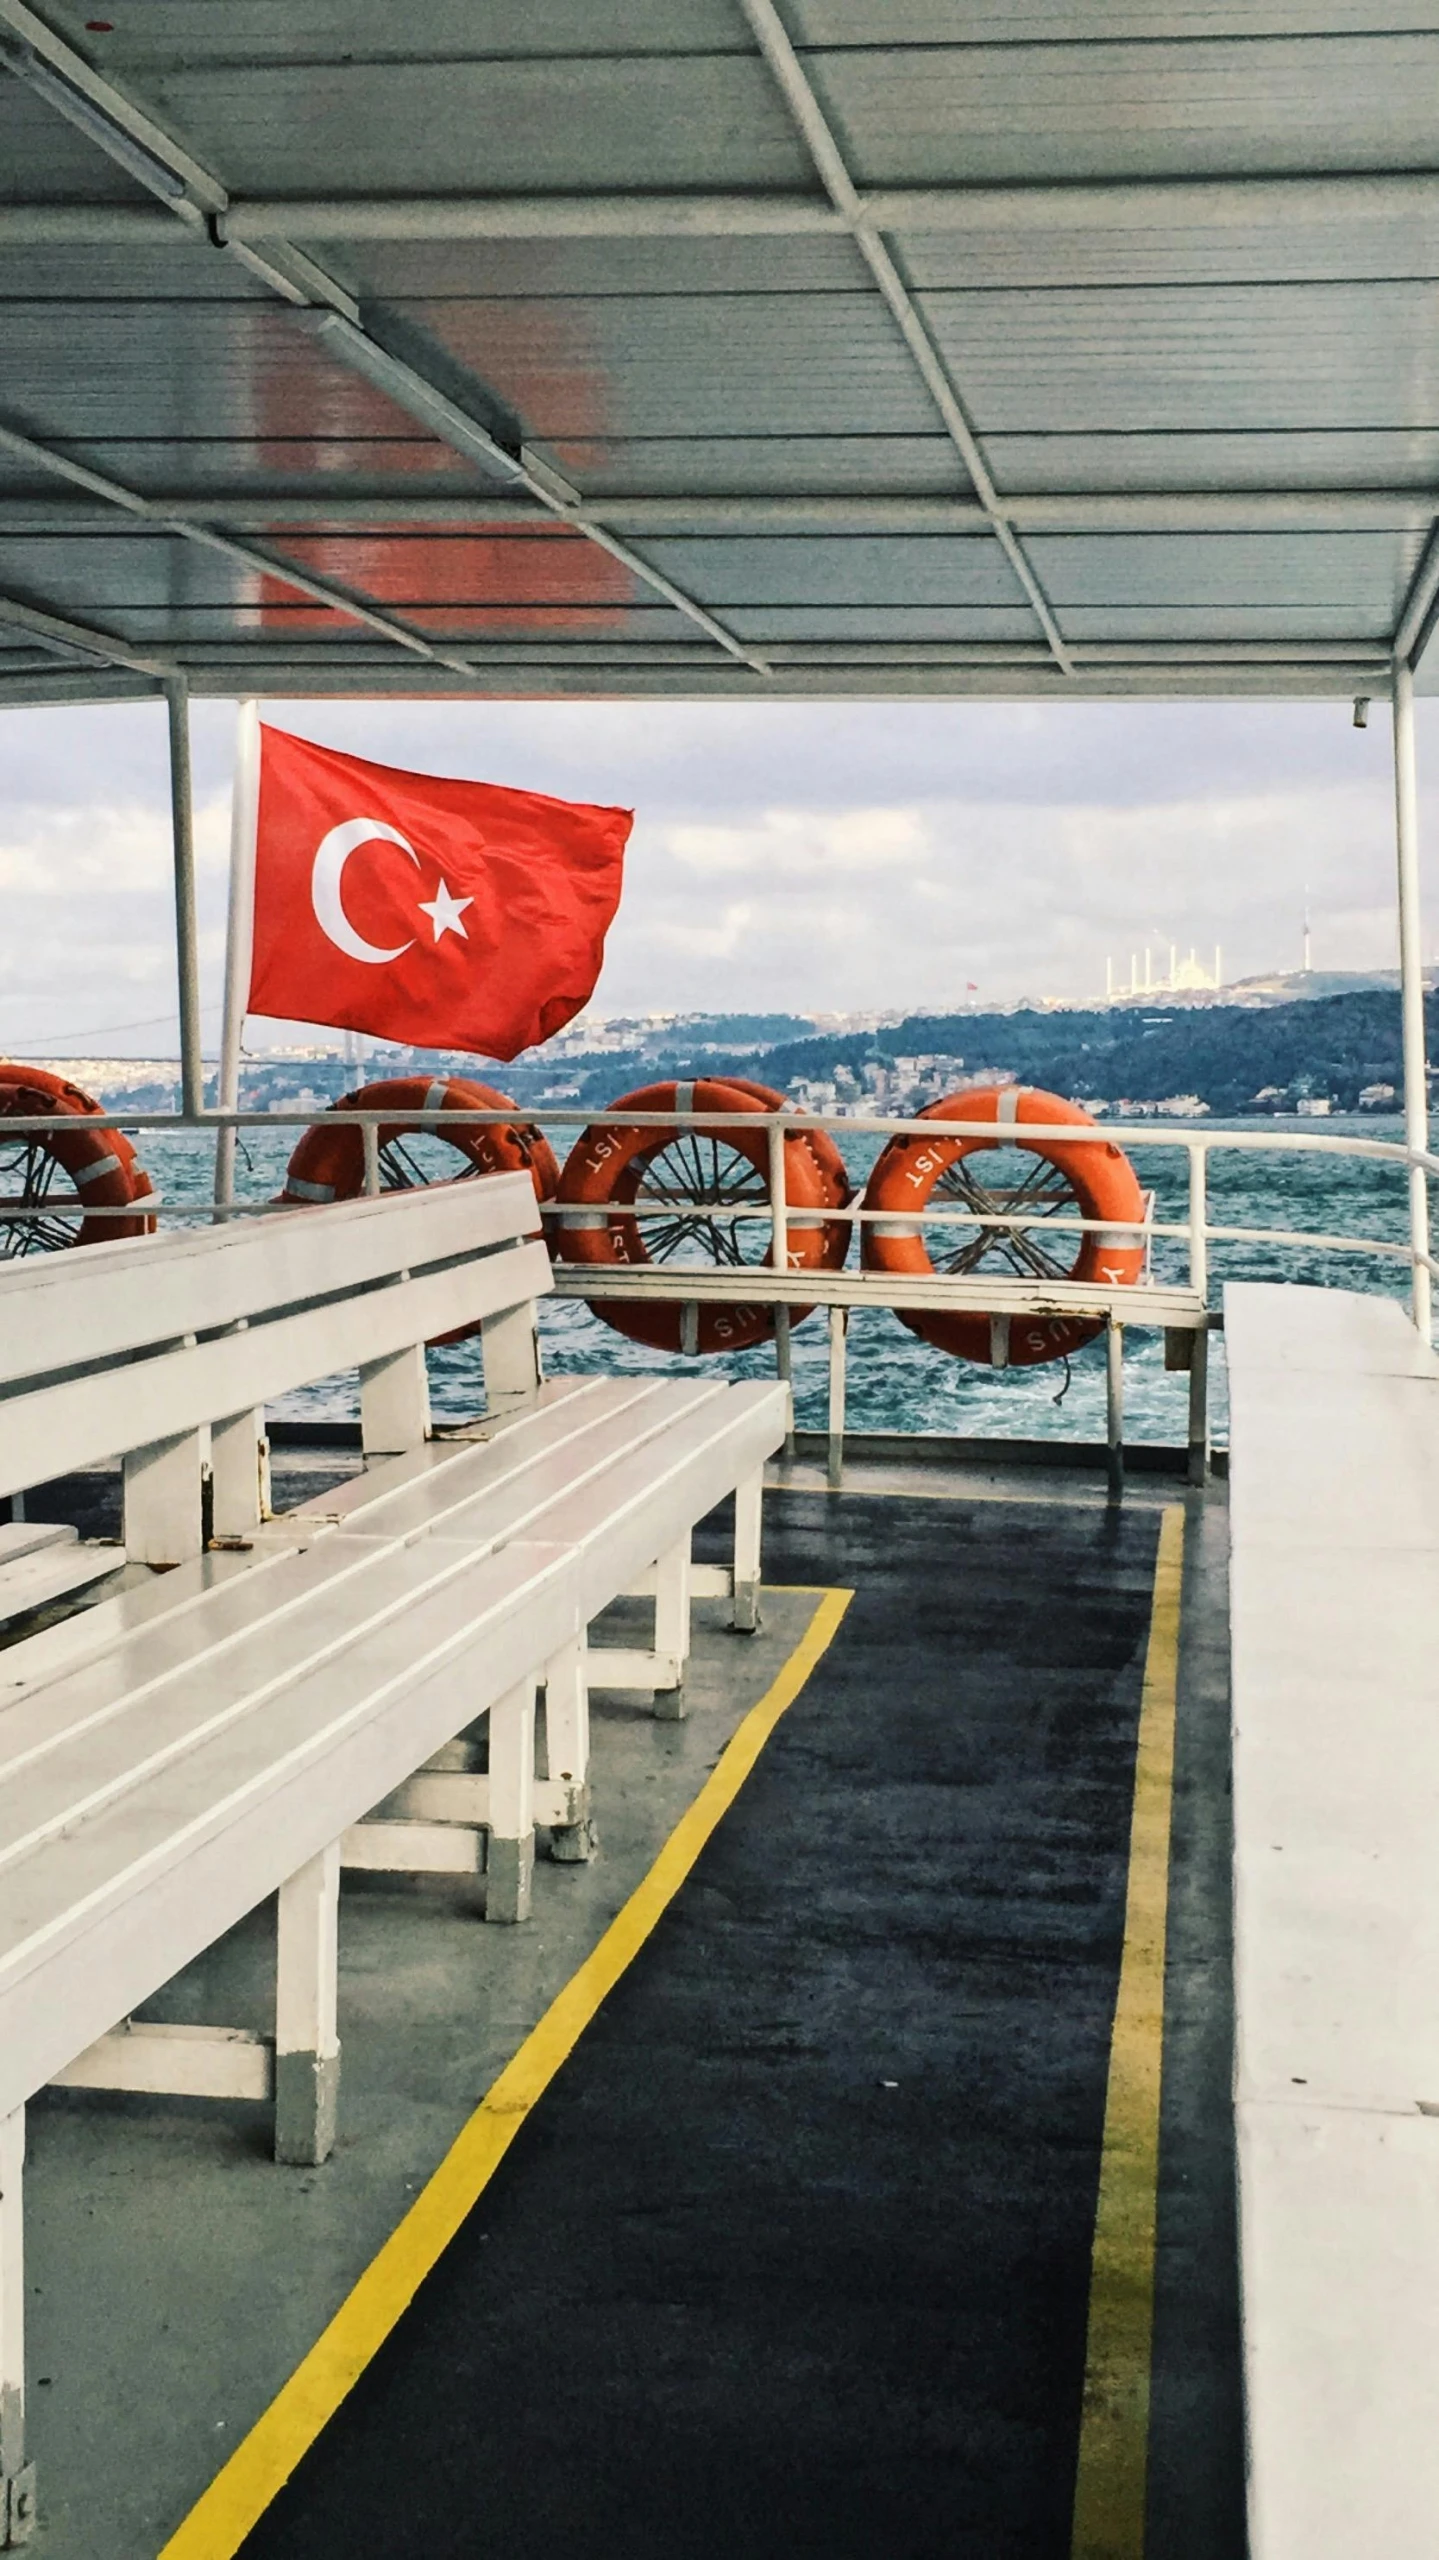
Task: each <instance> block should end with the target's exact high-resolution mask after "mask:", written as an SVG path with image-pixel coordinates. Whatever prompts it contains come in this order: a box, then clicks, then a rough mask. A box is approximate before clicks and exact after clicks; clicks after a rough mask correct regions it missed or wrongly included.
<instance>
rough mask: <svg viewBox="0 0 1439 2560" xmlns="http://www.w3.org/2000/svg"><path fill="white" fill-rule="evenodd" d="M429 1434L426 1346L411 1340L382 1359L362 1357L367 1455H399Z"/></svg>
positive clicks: (420, 1444)
mask: <svg viewBox="0 0 1439 2560" xmlns="http://www.w3.org/2000/svg"><path fill="white" fill-rule="evenodd" d="M429 1436H430V1381H429V1373H428V1371H427V1370H426V1367H425V1346H424V1344H423V1343H422V1342H411V1343H408V1344H407V1345H406V1347H405V1349H404V1350H403V1351H389V1352H387V1353H386V1354H385V1357H384V1358H383V1359H382V1360H362V1361H361V1363H360V1445H361V1447H362V1448H363V1450H364V1452H365V1455H366V1457H367V1458H399V1457H403V1456H404V1454H405V1452H406V1451H407V1450H409V1449H423V1447H424V1445H425V1442H426V1440H427V1439H428V1438H429Z"/></svg>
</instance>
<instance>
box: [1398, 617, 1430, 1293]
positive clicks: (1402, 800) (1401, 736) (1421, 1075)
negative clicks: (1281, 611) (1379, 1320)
mask: <svg viewBox="0 0 1439 2560" xmlns="http://www.w3.org/2000/svg"><path fill="white" fill-rule="evenodd" d="M1394 832H1395V841H1396V846H1397V850H1398V856H1399V1004H1400V1014H1401V1020H1402V1023H1403V1033H1404V1143H1405V1145H1406V1146H1407V1147H1409V1148H1411V1149H1420V1148H1422V1149H1426V1150H1427V1148H1428V1145H1429V1090H1428V1075H1427V1062H1426V1059H1425V1038H1424V970H1423V962H1422V959H1421V954H1420V939H1419V795H1418V786H1417V780H1416V775H1415V766H1414V670H1413V668H1412V667H1411V666H1410V664H1409V662H1408V660H1407V659H1404V658H1398V659H1396V660H1395V663H1394ZM1409 1241H1410V1246H1411V1249H1412V1251H1413V1253H1414V1255H1415V1257H1416V1259H1415V1262H1414V1266H1413V1296H1412V1300H1411V1304H1412V1306H1413V1311H1414V1322H1415V1325H1416V1327H1417V1328H1418V1331H1419V1333H1420V1334H1421V1335H1422V1337H1423V1339H1424V1340H1425V1341H1426V1342H1427V1341H1428V1340H1429V1338H1430V1330H1431V1326H1430V1318H1431V1308H1432V1296H1433V1293H1432V1290H1431V1288H1430V1279H1429V1273H1428V1271H1427V1270H1426V1269H1425V1267H1424V1264H1423V1263H1422V1262H1421V1261H1419V1260H1418V1258H1417V1257H1418V1256H1419V1255H1421V1254H1423V1255H1426V1256H1427V1254H1428V1252H1429V1185H1428V1182H1427V1181H1426V1179H1425V1176H1424V1171H1423V1168H1422V1166H1420V1165H1417V1164H1411V1166H1410V1168H1409Z"/></svg>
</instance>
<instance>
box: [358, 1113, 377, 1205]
mask: <svg viewBox="0 0 1439 2560" xmlns="http://www.w3.org/2000/svg"><path fill="white" fill-rule="evenodd" d="M360 1136H361V1139H362V1140H363V1142H364V1150H365V1197H366V1199H367V1200H378V1198H379V1196H380V1132H379V1129H378V1127H377V1125H376V1123H375V1122H374V1121H373V1120H367V1121H366V1122H365V1125H364V1127H363V1128H362V1129H361V1131H360Z"/></svg>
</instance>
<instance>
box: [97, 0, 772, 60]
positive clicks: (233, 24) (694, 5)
mask: <svg viewBox="0 0 1439 2560" xmlns="http://www.w3.org/2000/svg"><path fill="white" fill-rule="evenodd" d="M48 14H49V16H50V17H51V19H52V20H53V22H54V23H55V25H56V26H63V27H64V28H65V30H66V32H67V33H68V34H69V36H70V39H71V42H72V43H74V44H76V45H77V46H79V47H80V48H81V49H82V50H86V51H88V52H89V53H90V54H91V55H92V57H93V58H94V59H95V61H96V62H97V63H100V64H102V65H103V64H105V63H109V64H111V65H112V66H118V65H119V64H121V63H126V64H134V65H137V66H138V65H140V64H142V63H143V64H152V63H161V64H168V63H173V62H175V61H176V60H180V61H183V62H185V63H188V64H197V65H199V64H206V63H213V62H276V63H287V64H294V65H297V66H298V65H310V66H313V65H314V64H316V63H327V62H341V61H345V60H353V59H358V60H361V61H371V62H387V61H397V60H399V61H415V60H427V59H428V60H434V61H447V60H452V59H454V58H455V57H456V56H462V57H466V58H468V59H469V60H471V61H473V60H475V59H477V58H478V57H480V56H485V55H488V56H492V57H494V58H495V59H497V60H499V59H503V58H505V57H507V56H511V57H513V56H521V57H524V56H530V55H540V56H545V55H556V54H589V55H594V54H601V55H604V54H628V53H725V52H731V53H743V52H747V51H749V50H750V38H749V35H748V33H747V31H746V28H745V25H744V21H743V19H742V18H741V17H740V15H739V12H738V10H737V9H735V8H734V7H733V5H732V0H605V5H604V7H603V8H597V7H596V6H595V5H594V0H545V6H544V7H543V8H539V7H533V6H532V7H530V8H526V9H516V8H515V7H514V5H513V0H407V5H406V6H405V7H404V8H403V9H400V8H396V6H395V5H394V0H226V5H225V7H224V8H223V9H219V8H216V6H215V5H214V0H124V9H123V15H122V14H121V13H120V12H118V11H117V14H116V24H115V26H114V29H113V31H112V32H113V41H111V42H108V43H107V42H105V41H103V40H102V39H100V38H99V37H97V36H96V35H95V33H94V32H93V31H92V30H90V29H89V28H88V27H87V23H86V22H87V16H93V14H94V13H93V11H89V12H87V10H86V9H84V8H76V7H74V6H70V7H67V8H64V9H60V8H51V9H50V11H49V12H48Z"/></svg>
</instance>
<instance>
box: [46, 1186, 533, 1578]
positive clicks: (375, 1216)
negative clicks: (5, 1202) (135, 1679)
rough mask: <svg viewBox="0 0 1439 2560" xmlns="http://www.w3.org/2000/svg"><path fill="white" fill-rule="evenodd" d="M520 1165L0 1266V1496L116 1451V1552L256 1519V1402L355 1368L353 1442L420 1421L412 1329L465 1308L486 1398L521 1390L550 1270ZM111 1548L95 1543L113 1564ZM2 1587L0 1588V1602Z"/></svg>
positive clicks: (396, 1432)
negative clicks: (513, 1170) (208, 1510)
mask: <svg viewBox="0 0 1439 2560" xmlns="http://www.w3.org/2000/svg"><path fill="white" fill-rule="evenodd" d="M534 1224H535V1219H534V1195H533V1192H532V1190H531V1189H530V1187H529V1180H528V1176H527V1175H524V1174H499V1175H496V1176H494V1177H492V1178H491V1179H489V1180H488V1181H484V1182H466V1183H454V1184H446V1185H439V1186H436V1187H435V1188H433V1189H431V1190H426V1191H416V1192H408V1193H405V1194H403V1195H399V1194H391V1195H390V1196H389V1197H388V1198H385V1199H379V1200H352V1201H346V1202H343V1203H341V1204H339V1205H337V1206H335V1207H333V1208H327V1209H310V1210H298V1211H296V1210H293V1209H290V1210H281V1211H277V1212H276V1213H275V1214H274V1215H273V1216H267V1217H261V1218H254V1219H249V1220H245V1221H243V1222H239V1221H237V1222H236V1223H235V1224H233V1225H229V1226H224V1227H206V1228H201V1229H199V1230H198V1231H196V1232H194V1233H191V1234H188V1235H179V1236H164V1237H138V1238H134V1239H132V1240H131V1241H129V1242H126V1243H123V1244H115V1245H95V1246H90V1247H87V1248H86V1250H85V1251H84V1252H77V1253H67V1254H52V1255H46V1256H43V1257H37V1258H36V1259H34V1260H30V1261H26V1262H24V1263H23V1264H17V1265H16V1266H15V1267H14V1268H13V1269H12V1270H10V1271H7V1272H4V1273H0V1497H3V1496H4V1495H6V1494H16V1493H22V1494H23V1493H24V1492H25V1491H27V1490H28V1488H29V1487H30V1486H32V1485H34V1484H35V1483H36V1482H40V1481H44V1480H45V1479H47V1478H49V1477H52V1476H57V1475H62V1474H65V1473H67V1472H68V1471H69V1470H71V1469H73V1468H77V1467H84V1466H89V1465H93V1464H95V1463H96V1462H98V1461H100V1460H103V1459H106V1458H114V1457H122V1458H123V1461H124V1486H125V1496H124V1498H125V1525H124V1544H125V1554H126V1556H127V1558H129V1559H130V1560H131V1561H132V1562H137V1563H142V1564H153V1565H172V1564H179V1563H182V1562H184V1561H185V1559H186V1558H187V1557H190V1556H194V1555H198V1554H199V1553H200V1552H201V1549H202V1546H203V1544H204V1536H203V1528H202V1506H203V1482H204V1476H205V1472H206V1469H207V1467H208V1469H209V1472H210V1478H211V1489H212V1500H213V1534H215V1535H216V1536H220V1537H226V1536H234V1537H243V1536H245V1535H246V1534H247V1533H248V1532H249V1530H250V1529H252V1528H253V1527H254V1526H255V1525H256V1524H257V1522H258V1521H259V1519H260V1517H261V1514H262V1510H263V1487H262V1480H261V1475H260V1465H259V1451H260V1446H261V1443H262V1441H263V1407H264V1405H265V1404H266V1403H267V1402H268V1401H270V1400H272V1399H273V1398H274V1397H276V1396H279V1395H282V1394H284V1393H285V1392H287V1390H289V1389H291V1388H293V1387H296V1386H300V1385H304V1384H308V1383H309V1382H310V1381H311V1380H312V1379H315V1378H320V1377H327V1376H330V1375H332V1374H333V1373H334V1372H335V1371H336V1370H340V1369H348V1368H358V1370H359V1372H360V1421H361V1433H362V1439H363V1445H364V1447H365V1449H366V1451H368V1452H384V1451H393V1450H403V1449H411V1448H416V1447H418V1446H420V1445H421V1444H422V1443H423V1441H424V1439H425V1436H426V1433H427V1431H428V1429H429V1419H430V1416H429V1398H428V1390H427V1387H426V1380H425V1357H424V1345H425V1342H426V1340H427V1339H430V1338H431V1337H433V1336H434V1335H436V1334H440V1333H444V1332H447V1331H449V1330H451V1329H452V1328H453V1327H454V1326H456V1325H460V1324H465V1323H471V1322H474V1321H476V1320H477V1319H478V1320H480V1321H481V1322H482V1324H483V1334H482V1348H483V1356H484V1362H485V1385H486V1394H487V1399H488V1401H489V1403H490V1404H491V1405H492V1406H493V1405H496V1404H499V1403H502V1402H504V1401H506V1400H518V1399H523V1398H524V1397H525V1396H526V1395H532V1394H533V1393H534V1390H535V1387H536V1384H537V1381H538V1367H537V1359H536V1351H535V1329H534V1300H535V1298H536V1296H537V1295H538V1294H539V1293H540V1292H541V1291H544V1290H547V1289H548V1287H549V1285H550V1280H549V1258H548V1255H547V1254H546V1252H545V1248H544V1246H543V1244H542V1243H541V1242H540V1241H539V1239H538V1237H537V1235H535V1234H534V1233H532V1232H531V1230H532V1229H533V1227H534ZM117 1561H118V1559H117V1558H111V1562H112V1564H113V1563H114V1562H117ZM0 1605H3V1604H0Z"/></svg>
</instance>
